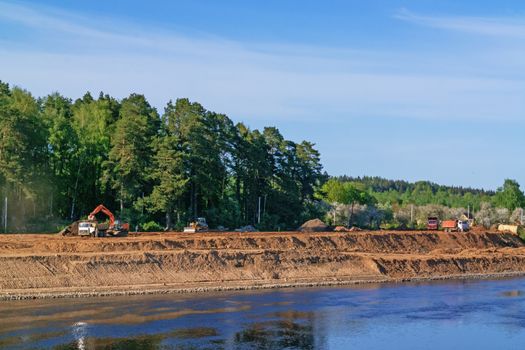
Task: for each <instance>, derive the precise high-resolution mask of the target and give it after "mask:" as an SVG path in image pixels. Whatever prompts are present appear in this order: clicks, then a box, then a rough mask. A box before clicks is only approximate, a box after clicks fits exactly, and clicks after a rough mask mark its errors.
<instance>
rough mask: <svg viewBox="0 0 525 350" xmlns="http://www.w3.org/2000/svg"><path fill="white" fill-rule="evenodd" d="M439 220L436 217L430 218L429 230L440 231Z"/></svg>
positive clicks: (428, 220) (428, 222) (428, 221)
mask: <svg viewBox="0 0 525 350" xmlns="http://www.w3.org/2000/svg"><path fill="white" fill-rule="evenodd" d="M438 229H439V219H438V218H437V217H435V216H429V217H428V219H427V230H438Z"/></svg>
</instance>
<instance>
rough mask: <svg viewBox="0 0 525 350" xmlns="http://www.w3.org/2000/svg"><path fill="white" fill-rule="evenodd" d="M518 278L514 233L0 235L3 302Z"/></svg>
mask: <svg viewBox="0 0 525 350" xmlns="http://www.w3.org/2000/svg"><path fill="white" fill-rule="evenodd" d="M521 273H525V245H524V243H523V242H522V241H521V240H520V239H519V238H518V236H517V235H515V234H510V233H509V234H507V233H492V232H475V233H474V232H470V233H442V232H433V233H429V232H343V233H338V232H329V233H298V232H288V233H200V234H176V233H172V234H164V233H163V234H143V235H137V236H132V237H127V238H79V237H61V236H57V235H4V236H0V299H10V298H23V297H52V296H82V295H104V294H140V293H146V292H170V291H200V290H220V289H244V288H268V287H279V286H294V285H323V284H344V283H356V282H365V281H399V280H407V279H431V278H457V277H467V276H468V277H473V276H477V277H479V276H487V275H494V276H496V275H513V274H521Z"/></svg>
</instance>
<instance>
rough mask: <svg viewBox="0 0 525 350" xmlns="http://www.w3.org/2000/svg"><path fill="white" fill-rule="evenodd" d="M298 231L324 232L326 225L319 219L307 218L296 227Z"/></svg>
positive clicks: (326, 228)
mask: <svg viewBox="0 0 525 350" xmlns="http://www.w3.org/2000/svg"><path fill="white" fill-rule="evenodd" d="M297 231H299V232H326V231H328V225H326V224H325V223H324V222H322V221H321V220H319V219H312V220H308V221H307V222H305V223H304V224H302V225H301V227H299V228H298V229H297Z"/></svg>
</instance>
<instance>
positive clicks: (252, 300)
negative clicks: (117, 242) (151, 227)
mask: <svg viewBox="0 0 525 350" xmlns="http://www.w3.org/2000/svg"><path fill="white" fill-rule="evenodd" d="M0 315H1V316H2V317H1V319H0V348H5V349H27V348H31V349H33V348H54V349H281V348H287V349H381V350H384V349H418V350H419V349H445V348H448V349H523V348H524V347H525V279H524V278H518V279H502V280H492V281H488V280H483V281H446V282H429V283H406V284H378V285H362V286H353V287H345V288H341V287H338V288H335V287H327V288H315V289H281V290H266V291H255V292H254V291H252V292H224V293H214V294H200V295H196V294H194V295H189V294H186V295H176V294H171V295H150V296H135V297H111V298H110V297H104V298H88V299H57V300H29V301H10V302H0Z"/></svg>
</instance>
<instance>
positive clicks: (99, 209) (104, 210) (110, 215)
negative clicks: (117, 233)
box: [88, 204, 115, 227]
mask: <svg viewBox="0 0 525 350" xmlns="http://www.w3.org/2000/svg"><path fill="white" fill-rule="evenodd" d="M100 212H102V213H104V214H106V215H107V216H108V218H109V227H113V225H114V224H115V216H114V215H113V213H112V212H111V211H110V210H109V209H108V208H106V207H105V206H104V205H102V204H100V205H99V206H97V207H96V208H95V209H93V211H92V212H91V213H89V216H88V219H89V220H95V215H97V214H98V213H100Z"/></svg>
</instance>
